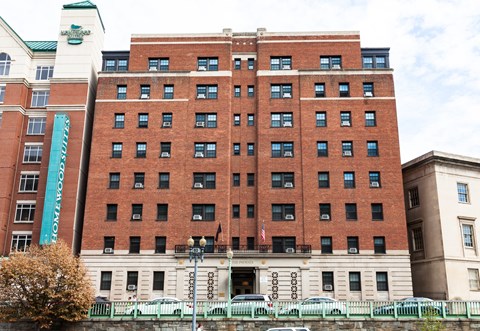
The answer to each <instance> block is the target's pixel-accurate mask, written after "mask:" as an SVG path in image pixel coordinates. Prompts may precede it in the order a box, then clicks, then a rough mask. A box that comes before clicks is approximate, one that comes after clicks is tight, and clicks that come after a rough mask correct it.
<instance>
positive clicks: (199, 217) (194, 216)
mask: <svg viewBox="0 0 480 331" xmlns="http://www.w3.org/2000/svg"><path fill="white" fill-rule="evenodd" d="M193 219H194V220H195V221H201V220H202V215H193Z"/></svg>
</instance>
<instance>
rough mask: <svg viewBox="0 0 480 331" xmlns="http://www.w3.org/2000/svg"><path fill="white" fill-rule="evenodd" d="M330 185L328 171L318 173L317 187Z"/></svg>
mask: <svg viewBox="0 0 480 331" xmlns="http://www.w3.org/2000/svg"><path fill="white" fill-rule="evenodd" d="M329 187H330V174H329V173H328V172H319V173H318V188H329Z"/></svg>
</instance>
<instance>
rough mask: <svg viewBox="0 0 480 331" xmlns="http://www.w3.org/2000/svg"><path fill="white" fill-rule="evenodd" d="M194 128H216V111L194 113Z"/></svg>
mask: <svg viewBox="0 0 480 331" xmlns="http://www.w3.org/2000/svg"><path fill="white" fill-rule="evenodd" d="M195 127H196V128H216V127H217V114H216V113H211V114H209V113H197V114H195Z"/></svg>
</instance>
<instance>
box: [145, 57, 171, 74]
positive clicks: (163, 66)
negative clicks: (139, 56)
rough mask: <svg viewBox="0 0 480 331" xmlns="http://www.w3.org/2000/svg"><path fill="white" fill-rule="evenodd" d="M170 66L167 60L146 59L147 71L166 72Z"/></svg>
mask: <svg viewBox="0 0 480 331" xmlns="http://www.w3.org/2000/svg"><path fill="white" fill-rule="evenodd" d="M169 66H170V59H169V58H159V59H148V70H149V71H157V70H160V71H168V70H169Z"/></svg>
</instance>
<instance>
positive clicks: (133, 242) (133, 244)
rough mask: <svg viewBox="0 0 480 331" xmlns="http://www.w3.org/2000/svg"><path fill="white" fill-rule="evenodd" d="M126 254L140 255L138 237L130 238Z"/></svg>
mask: <svg viewBox="0 0 480 331" xmlns="http://www.w3.org/2000/svg"><path fill="white" fill-rule="evenodd" d="M128 253H130V254H138V253H140V237H130V249H129V251H128Z"/></svg>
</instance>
